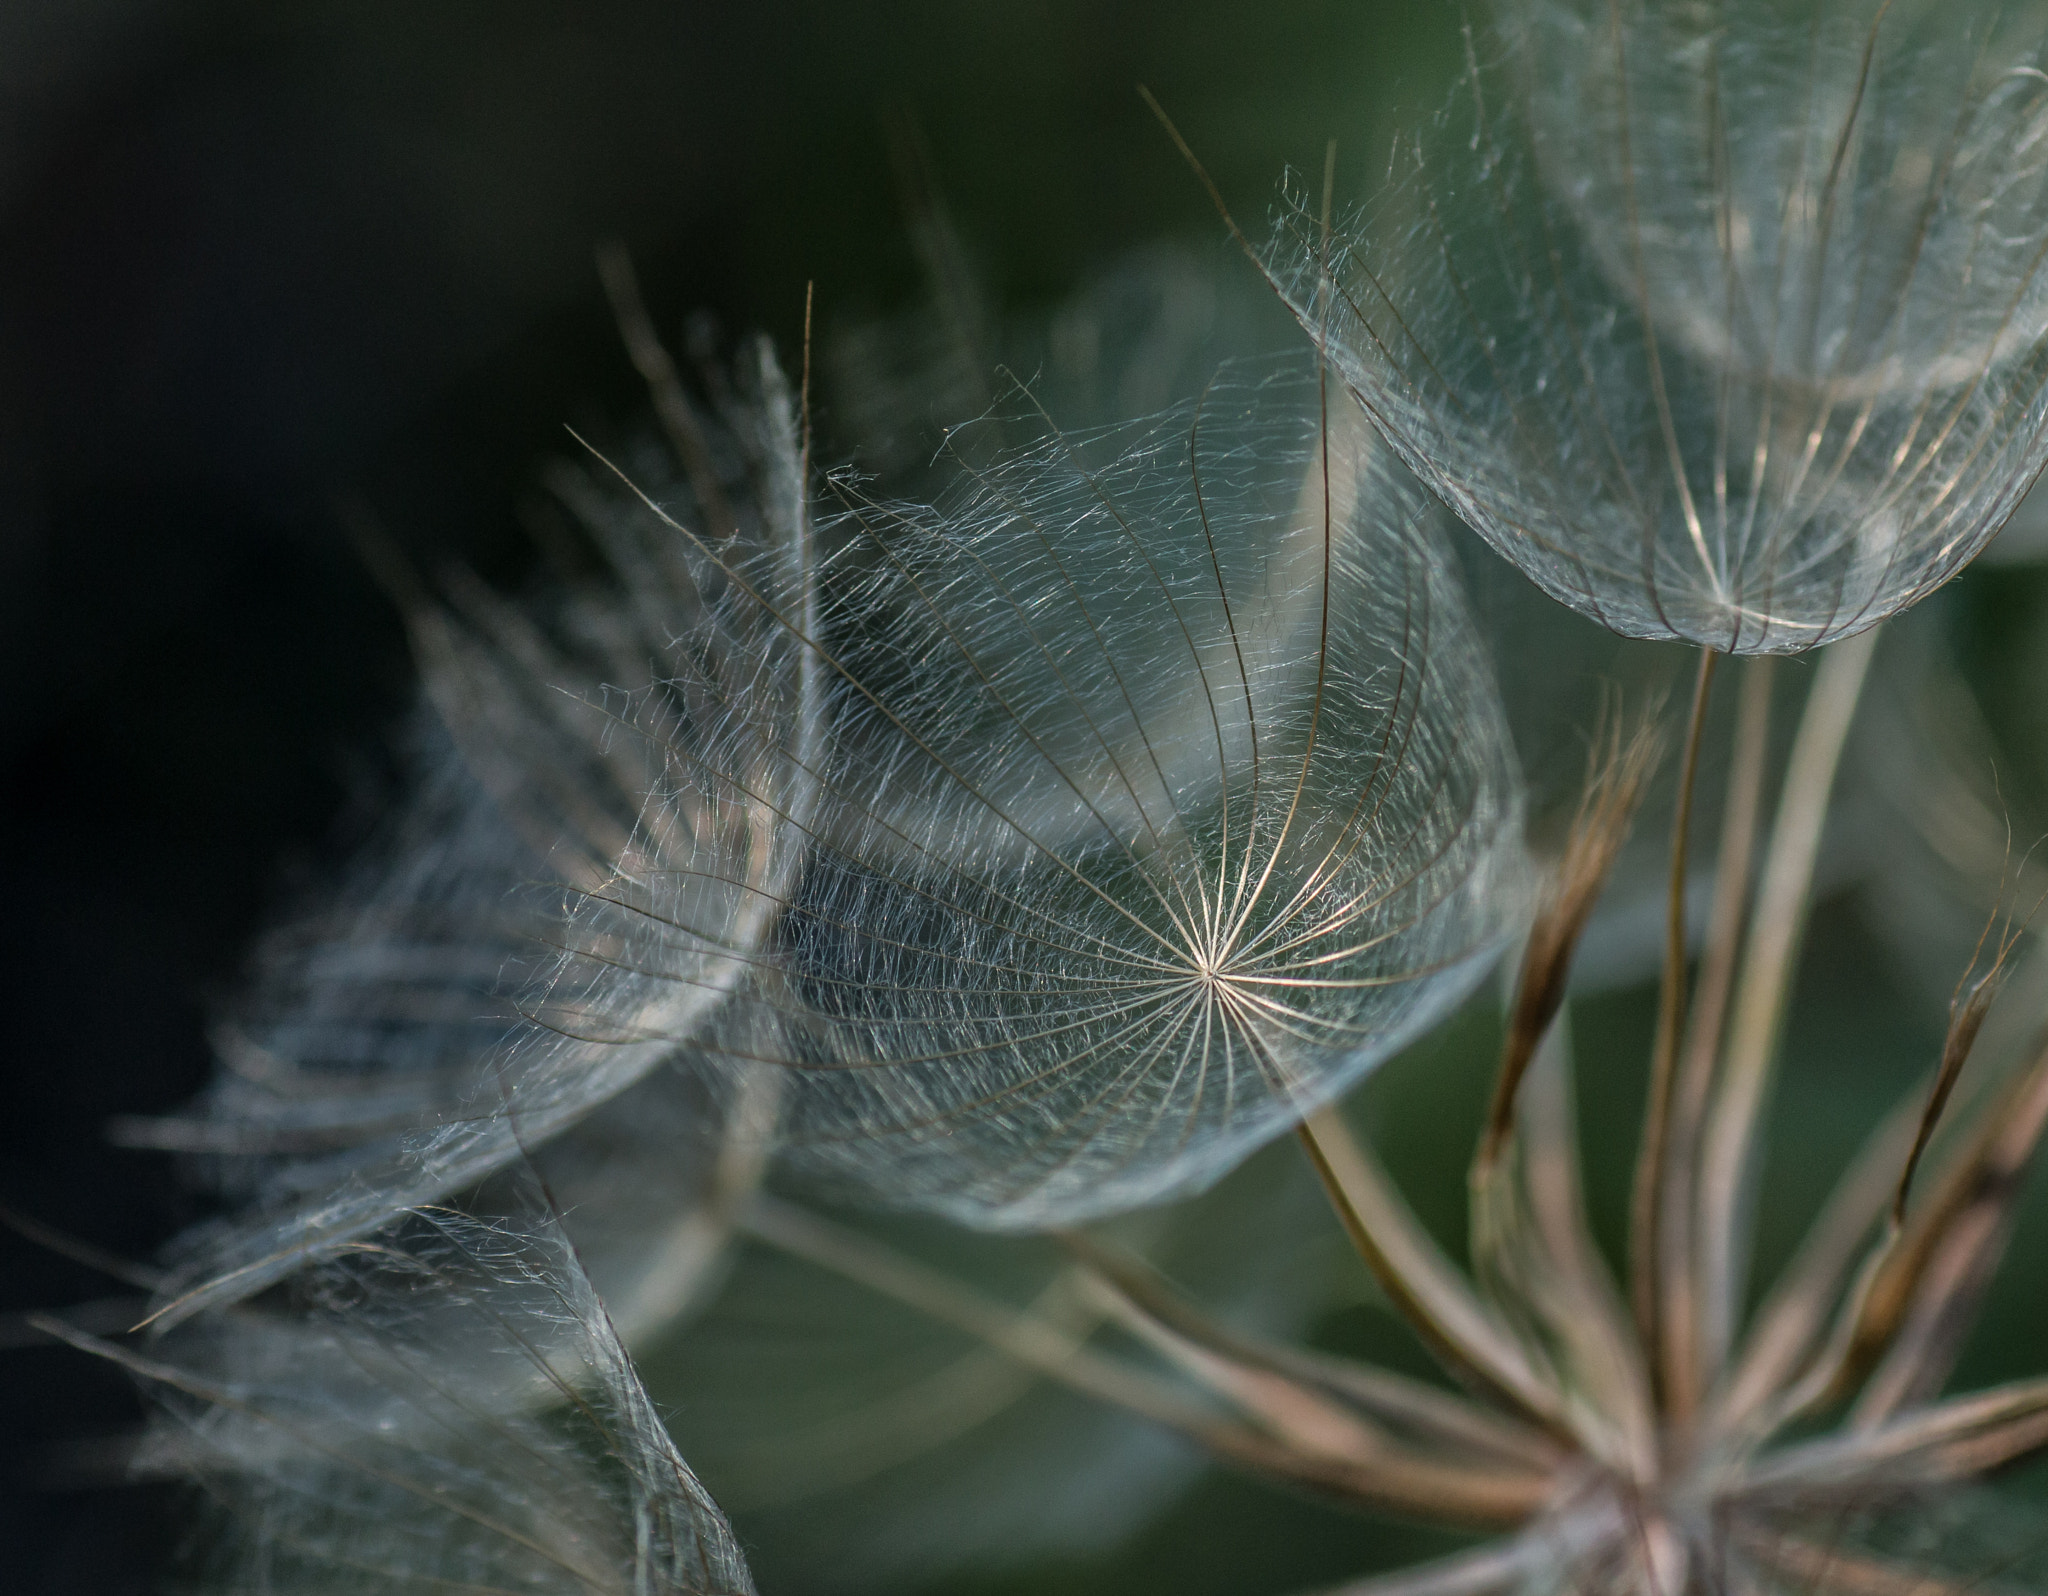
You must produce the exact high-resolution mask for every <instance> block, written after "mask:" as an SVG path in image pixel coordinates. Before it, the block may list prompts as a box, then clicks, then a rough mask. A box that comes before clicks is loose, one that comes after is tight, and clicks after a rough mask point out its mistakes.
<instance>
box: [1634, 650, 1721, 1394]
mask: <svg viewBox="0 0 2048 1596" xmlns="http://www.w3.org/2000/svg"><path fill="white" fill-rule="evenodd" d="M1720 659H1721V656H1720V655H1719V654H1717V653H1715V652H1714V651H1713V650H1712V649H1701V650H1700V665H1699V674H1698V675H1697V676H1695V677H1694V678H1693V688H1692V715H1691V718H1690V720H1689V722H1688V724H1687V727H1686V734H1685V755H1684V761H1683V763H1682V764H1681V766H1680V767H1679V773H1678V812H1677V814H1676V815H1675V816H1674V817H1673V818H1672V822H1671V879H1670V882H1669V885H1668V887H1667V890H1666V897H1665V905H1664V979H1663V982H1662V985H1661V986H1660V988H1659V990H1658V995H1657V1036H1656V1041H1655V1043H1654V1045H1653V1047H1652V1050H1651V1054H1650V1100H1649V1103H1648V1105H1647V1106H1646V1107H1645V1109H1644V1111H1643V1137H1642V1145H1641V1147H1640V1149H1639V1150H1638V1152H1637V1154H1636V1175H1635V1190H1634V1192H1633V1194H1632V1196H1631V1200H1630V1205H1629V1289H1630V1291H1631V1293H1632V1294H1633V1296H1634V1306H1635V1315H1636V1330H1637V1333H1638V1334H1639V1335H1640V1336H1641V1337H1642V1344H1643V1347H1644V1349H1645V1351H1653V1350H1654V1349H1656V1348H1658V1347H1661V1346H1662V1345H1663V1340H1664V1338H1663V1334H1662V1331H1661V1328H1660V1325H1659V1316H1658V1301H1659V1297H1658V1290H1657V1282H1658V1278H1659V1275H1660V1273H1661V1269H1660V1265H1659V1261H1658V1253H1659V1245H1660V1234H1661V1231H1662V1228H1663V1227H1662V1223H1661V1212H1660V1210H1661V1205H1662V1201H1663V1192H1664V1166H1665V1159H1666V1157H1667V1154H1668V1148H1669V1143H1670V1136H1671V1086H1672V1080H1673V1078H1674V1076H1675V1075H1676V1074H1677V1070H1678V1036H1679V1030H1680V1027H1681V1026H1682V1025H1683V1024H1684V1021H1685V944H1686V936H1685V887H1686V875H1687V863H1688V841H1689V834H1690V832H1691V830H1692V800H1693V791H1694V789H1695V787H1697V786H1698V784H1699V773H1700V747H1701V744H1702V743H1703V742H1704V741H1705V738H1706V728H1707V700H1708V697H1709V695H1710V694H1711V693H1712V691H1713V686H1714V668H1715V666H1716V665H1717V664H1719V662H1720ZM1652 1366H1653V1367H1657V1365H1655V1364H1653V1365H1652Z"/></svg>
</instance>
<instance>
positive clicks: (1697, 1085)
mask: <svg viewBox="0 0 2048 1596" xmlns="http://www.w3.org/2000/svg"><path fill="white" fill-rule="evenodd" d="M1775 663H1776V662H1775V660H1774V658H1773V657H1772V656H1771V655H1768V654H1766V655H1763V656H1761V657H1760V658H1756V659H1752V660H1750V661H1748V662H1747V663H1746V664H1745V665H1744V666H1743V670H1742V689H1741V695H1740V697H1739V698H1738V699H1737V701H1736V709H1735V741H1734V748H1733V751H1732V755H1731V757H1730V760H1729V768H1728V796H1727V801H1726V803H1725V805H1724V807H1723V809H1722V813H1721V839H1720V845H1719V847H1718V849H1717V850H1716V853H1715V856H1714V902H1713V907H1712V909H1711V910H1710V911H1709V913H1708V917H1707V942H1706V950H1705V952H1704V953H1702V954H1701V956H1700V968H1699V981H1698V984H1697V985H1696V986H1695V988H1694V990H1693V1002H1692V1017H1691V1023H1690V1024H1689V1025H1688V1027H1687V1029H1686V1037H1685V1048H1684V1051H1683V1053H1682V1054H1681V1056H1680V1061H1679V1068H1678V1078H1677V1081H1676V1083H1675V1085H1674V1087H1673V1098H1672V1111H1671V1128H1670V1131H1669V1136H1670V1141H1669V1144H1668V1151H1667V1153H1666V1156H1665V1159H1664V1173H1663V1191H1662V1195H1661V1198H1660V1202H1661V1205H1662V1206H1661V1208H1660V1210H1659V1212H1658V1215H1657V1223H1658V1232H1657V1234H1658V1259H1657V1261H1658V1266H1659V1267H1658V1274H1659V1279H1658V1282H1657V1289H1658V1295H1659V1318H1658V1324H1659V1328H1660V1329H1661V1330H1662V1332H1663V1339H1662V1341H1661V1343H1660V1344H1659V1346H1658V1347H1657V1348H1656V1349H1655V1353H1656V1356H1657V1357H1658V1359H1659V1363H1658V1367H1659V1369H1660V1371H1661V1380H1662V1389H1663V1392H1664V1395H1665V1400H1666V1403H1667V1406H1668V1408H1669V1410H1670V1412H1671V1414H1672V1416H1673V1417H1674V1418H1675V1419H1677V1420H1679V1421H1680V1422H1683V1421H1684V1420H1685V1419H1686V1418H1688V1417H1689V1416H1690V1415H1691V1414H1692V1413H1694V1412H1695V1411H1696V1410H1697V1409H1698V1406H1699V1401H1700V1395H1701V1392H1702V1390H1703V1388H1704V1385H1705V1380H1706V1377H1707V1373H1708V1371H1705V1370H1703V1369H1702V1368H1701V1365H1700V1357H1699V1342H1700V1326H1699V1298H1698V1294H1697V1291H1696V1290H1695V1287H1696V1284H1697V1259H1696V1253H1697V1240H1698V1238H1697V1237H1696V1236H1695V1235H1694V1233H1693V1210H1694V1198H1695V1182H1696V1179H1697V1176H1698V1172H1699V1156H1700V1131H1701V1127H1702V1125H1703V1124H1704V1122H1705V1120H1706V1114H1707V1102H1708V1098H1709V1095H1710V1094H1711V1093H1712V1091H1713V1086H1714V1064H1715V1060H1716V1059H1717V1058H1718V1057H1719V1055H1720V1051H1721V1031H1722V1024H1723V1022H1724V1021H1725V1020H1726V1018H1727V1014H1728V998H1729V995H1730V994H1731V993H1732V992H1733V990H1734V987H1735V961H1736V958H1737V956H1738V955H1739V954H1740V952H1741V950H1742V926H1743V915H1744V911H1745V910H1746V909H1747V908H1748V906H1749V882H1750V868H1751V864H1752V861H1753V860H1754V858H1755V855H1756V838H1757V818H1758V813H1759V811H1760V809H1761V808H1762V799H1763V787H1764V767H1765V765H1766V763H1767V756H1768V754H1769V742H1770V737H1769V733H1770V721H1771V683H1772V680H1773V677H1774V675H1775V672H1774V671H1773V670H1772V668H1771V667H1772V666H1773V664H1775Z"/></svg>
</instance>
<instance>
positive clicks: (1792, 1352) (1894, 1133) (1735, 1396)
mask: <svg viewBox="0 0 2048 1596" xmlns="http://www.w3.org/2000/svg"><path fill="white" fill-rule="evenodd" d="M1919 1118H1920V1109H1919V1105H1918V1104H1917V1103H1915V1102H1911V1101H1908V1102H1904V1103H1901V1104H1900V1105H1899V1106H1898V1107H1897V1108H1896V1109H1894V1110H1893V1111H1892V1113H1891V1114H1890V1115H1889V1116H1887V1117H1886V1119H1885V1121H1884V1123H1883V1124H1882V1125H1880V1126H1879V1127H1878V1128H1877V1130H1876V1131H1874V1132H1873V1133H1872V1134H1871V1137H1870V1139H1869V1141H1868V1142H1867V1143H1865V1145H1864V1147H1863V1150H1862V1151H1861V1152H1859V1153H1858V1154H1857V1155H1856V1160H1855V1162H1854V1163H1853V1164H1851V1165H1850V1167H1849V1169H1848V1171H1847V1172H1846V1173H1845V1174H1844V1175H1843V1176H1842V1177H1841V1179H1840V1180H1839V1181H1838V1182H1837V1183H1836V1185H1835V1189H1834V1191H1833V1192H1832V1193H1831V1194H1830V1195H1829V1197H1828V1201H1827V1205H1826V1207H1824V1208H1823V1209H1822V1210H1821V1214H1820V1217H1819V1219H1818V1220H1817V1221H1816V1222H1815V1223H1814V1225H1813V1227H1812V1229H1810V1230H1809V1231H1808V1232H1807V1236H1806V1240H1805V1242H1804V1243H1803V1244H1802V1245H1801V1247H1800V1249H1799V1251H1798V1253H1797V1254H1795V1255H1794V1257H1793V1259H1792V1262H1791V1263H1790V1264H1789V1265H1788V1266H1787V1267H1786V1269H1785V1271H1784V1273H1783V1274H1782V1275H1780V1276H1779V1278H1778V1281H1777V1283H1776V1285H1774V1286H1773V1287H1772V1289H1771V1293H1770V1295H1769V1296H1768V1297H1766V1298H1765V1299H1764V1303H1763V1306H1762V1307H1760V1308H1759V1309H1758V1310H1757V1313H1756V1318H1755V1320H1754V1322H1753V1323H1752V1325H1751V1326H1750V1329H1749V1332H1748V1334H1747V1335H1746V1336H1745V1337H1744V1339H1743V1342H1742V1345H1741V1349H1740V1357H1739V1359H1738V1360H1737V1362H1736V1364H1735V1366H1734V1369H1733V1371H1732V1372H1731V1373H1730V1374H1729V1376H1728V1378H1727V1379H1726V1381H1725V1383H1724V1385H1723V1387H1722V1390H1721V1394H1720V1395H1719V1396H1718V1397H1717V1399H1716V1402H1715V1408H1716V1412H1715V1417H1714V1424H1715V1427H1716V1428H1718V1429H1722V1430H1731V1431H1732V1430H1737V1429H1740V1428H1742V1427H1744V1426H1746V1425H1748V1424H1749V1423H1750V1421H1751V1420H1752V1418H1753V1417H1754V1416H1755V1415H1757V1414H1758V1413H1761V1412H1762V1411H1763V1410H1764V1409H1765V1407H1766V1406H1767V1404H1768V1403H1769V1402H1770V1400H1771V1399H1772V1397H1773V1396H1775V1395H1776V1394H1777V1393H1778V1392H1779V1391H1780V1390H1782V1389H1783V1388H1784V1387H1785V1385H1786V1384H1787V1383H1788V1382H1789V1381H1791V1380H1792V1379H1793V1378H1795V1377H1796V1376H1797V1374H1798V1372H1799V1370H1800V1368H1801V1367H1802V1365H1804V1364H1805V1363H1806V1362H1807V1361H1808V1360H1809V1359H1810V1358H1811V1357H1812V1356H1813V1354H1814V1349H1815V1346H1816V1344H1817V1342H1818V1341H1819V1339H1820V1337H1821V1336H1822V1335H1823V1333H1824V1332H1825V1330H1826V1328H1827V1325H1828V1317H1829V1313H1830V1311H1831V1310H1832V1309H1833V1308H1834V1306H1835V1304H1836V1302H1837V1301H1838V1300H1839V1298H1840V1296H1841V1293H1842V1291H1843V1289H1844V1285H1845V1283H1846V1282H1847V1280H1848V1279H1849V1277H1850V1274H1851V1271H1852V1270H1853V1269H1854V1268H1855V1265H1856V1260H1857V1257H1858V1256H1859V1250H1860V1249H1861V1248H1862V1247H1863V1245H1864V1243H1865V1242H1866V1240H1867V1239H1868V1238H1869V1236H1870V1233H1871V1228H1872V1227H1873V1226H1874V1225H1876V1224H1877V1222H1878V1221H1879V1219H1880V1218H1881V1217H1882V1216H1883V1214H1884V1211H1885V1209H1886V1208H1887V1207H1888V1206H1889V1204H1890V1202H1891V1198H1892V1193H1893V1191H1894V1190H1895V1189H1896V1186H1897V1183H1898V1169H1899V1164H1900V1162H1901V1161H1902V1160H1903V1159H1904V1158H1905V1156H1906V1149H1907V1148H1908V1147H1910V1146H1911V1145H1912V1139H1913V1130H1914V1127H1915V1126H1916V1125H1917V1124H1918V1123H1919Z"/></svg>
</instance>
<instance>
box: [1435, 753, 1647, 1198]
mask: <svg viewBox="0 0 2048 1596" xmlns="http://www.w3.org/2000/svg"><path fill="white" fill-rule="evenodd" d="M1662 753H1663V739H1662V737H1661V735H1660V733H1659V731H1658V728H1657V725H1656V722H1655V719H1654V718H1653V717H1652V716H1649V715H1645V716H1644V717H1643V719H1642V720H1641V722H1640V723H1638V725H1637V726H1636V728H1635V729H1634V730H1633V731H1632V732H1628V733H1626V734H1624V732H1623V730H1622V724H1621V721H1620V719H1619V718H1618V717H1612V718H1610V719H1609V721H1608V724H1607V728H1606V732H1605V734H1604V735H1596V736H1595V738H1594V744H1593V752H1592V756H1591V758H1590V760H1589V763H1588V769H1587V774H1586V786H1585V790H1584V792H1583V794H1582V795H1581V796H1580V799H1579V807H1578V810H1577V812H1576V813H1575V814H1574V815H1573V816H1572V823H1571V829H1570V830H1569V832H1568V833H1567V834H1566V838H1565V845H1564V854H1563V856H1562V857H1561V858H1560V859H1559V860H1558V864H1557V869H1556V871H1555V872H1554V873H1553V875H1552V878H1551V886H1550V891H1549V893H1548V894H1547V896H1546V898H1545V901H1544V903H1543V905H1542V907H1541V908H1540V909H1539V911H1538V912H1537V915H1536V918H1535V921H1534V923H1533V924H1532V925H1531V926H1530V928H1529V938H1528V941H1527V943H1526V944H1525V946H1524V948H1523V950H1522V964H1521V969H1520V970H1519V972H1518V973H1517V976H1516V980H1515V1000H1514V1004H1513V1007H1512V1008H1511V1009H1510V1010H1509V1013H1508V1028H1507V1036H1506V1038H1505V1039H1504V1040H1503V1042H1502V1044H1501V1059H1500V1069H1499V1071H1498V1073H1497V1074H1496V1075H1495V1077H1494V1087H1493V1103H1492V1106H1491V1108H1490V1109H1489V1111H1488V1113H1487V1118H1486V1129H1485V1131H1484V1133H1483V1134H1482V1135H1481V1137H1480V1141H1479V1149H1478V1152H1477V1154H1476V1155H1475V1157H1474V1159H1473V1165H1472V1177H1471V1178H1472V1184H1473V1187H1474V1189H1475V1190H1476V1189H1479V1188H1481V1187H1483V1186H1484V1185H1485V1183H1486V1182H1487V1180H1488V1179H1489V1178H1490V1174H1491V1171H1492V1169H1493V1166H1494V1165H1495V1164H1496V1163H1497V1162H1498V1161H1499V1159H1500V1156H1501V1153H1502V1151H1503V1149H1505V1147H1506V1146H1507V1143H1508V1139H1509V1138H1510V1137H1511V1136H1512V1135H1513V1134H1514V1128H1515V1097H1516V1094H1517V1092H1518V1091H1519V1090H1520V1088H1521V1084H1522V1077H1523V1075H1524V1074H1525V1073H1526V1072H1527V1071H1528V1068H1529V1064H1530V1061H1531V1060H1533V1059H1534V1058H1535V1056H1536V1050H1537V1048H1539V1047H1540V1046H1541V1045H1542V1043H1543V1038H1544V1037H1545V1035H1547V1034H1548V1033H1549V1030H1550V1027H1551V1023H1552V1022H1553V1021H1554V1020H1555V1019H1556V1018H1557V1014H1558V1011H1559V1010H1560V1009H1561V1008H1562V1007H1563V1006H1564V997H1565V986H1566V982H1567V979H1568V977H1569V976H1570V974H1571V962H1572V953H1573V951H1574V950H1575V949H1576V948H1577V947H1578V943H1579V937H1580V936H1581V935H1582V934H1583V933H1584V931H1585V929H1586V922H1587V920H1588V919H1590V918H1591V916H1592V913H1593V906H1594V905H1595V904H1596V903H1597V902H1598V901H1599V898H1600V893H1601V890H1602V889H1603V888H1604V887H1605V886H1606V885H1607V877H1608V874H1609V872H1610V871H1612V870H1613V868H1614V861H1615V859H1616V857H1617V856H1618V855H1619V854H1620V852H1621V847H1622V844H1623V843H1625V842H1626V841H1627V840H1628V834H1629V827H1630V826H1631V825H1632V824H1633V823H1634V820H1635V814H1636V810H1637V808H1638V807H1639V806H1640V805H1641V803H1642V800H1643V793H1644V791H1645V790H1646V789H1647V787H1648V786H1649V781H1650V777H1651V775H1652V774H1653V773H1654V772H1655V770H1656V768H1657V761H1658V759H1659V758H1660V757H1661V756H1662Z"/></svg>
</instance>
